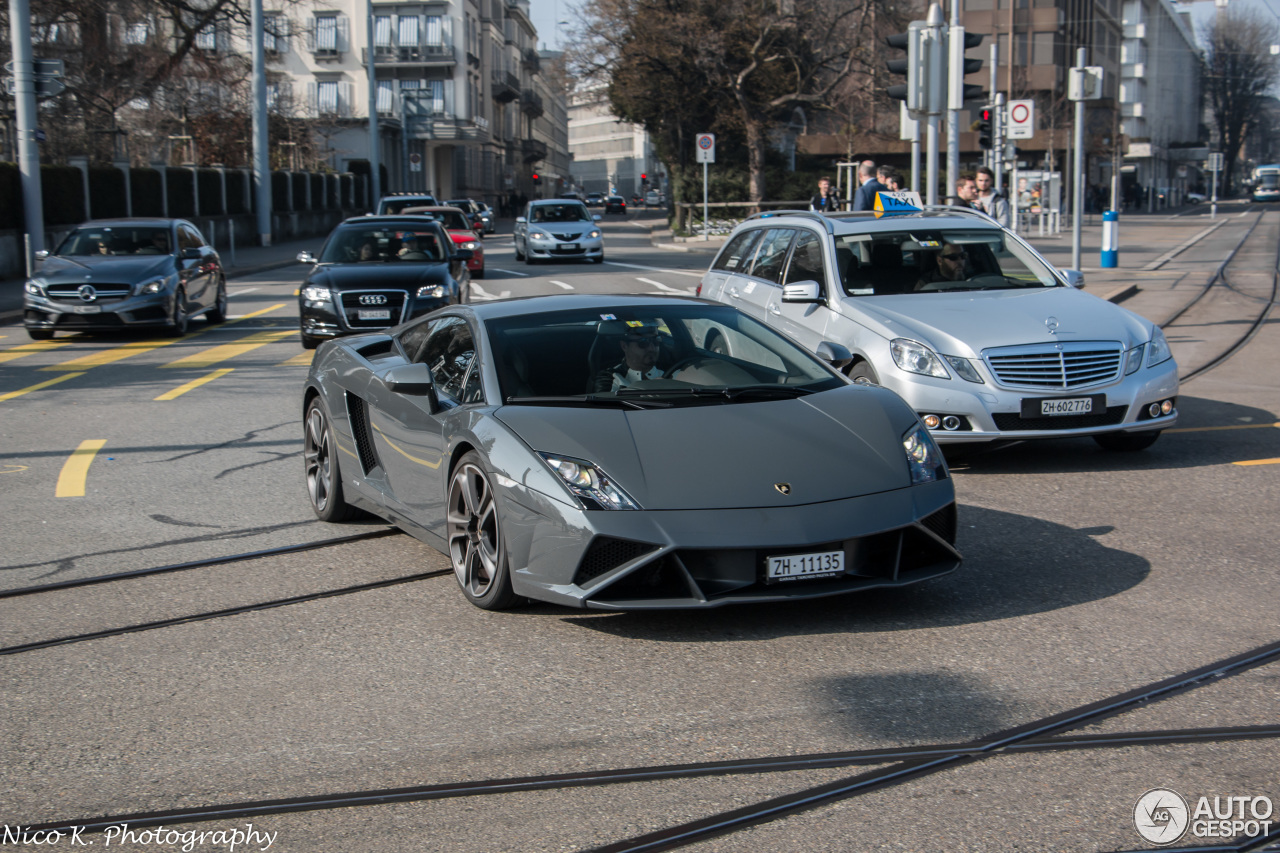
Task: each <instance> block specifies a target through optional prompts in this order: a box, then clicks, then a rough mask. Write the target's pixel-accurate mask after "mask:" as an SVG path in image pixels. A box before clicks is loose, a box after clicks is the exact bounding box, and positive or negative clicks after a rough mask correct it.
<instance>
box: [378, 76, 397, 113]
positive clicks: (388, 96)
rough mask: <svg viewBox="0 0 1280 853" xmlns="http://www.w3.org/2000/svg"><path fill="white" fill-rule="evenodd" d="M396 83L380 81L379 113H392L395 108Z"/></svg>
mask: <svg viewBox="0 0 1280 853" xmlns="http://www.w3.org/2000/svg"><path fill="white" fill-rule="evenodd" d="M394 87H395V81H394V80H379V81H378V112H380V113H390V112H392V111H393V109H394V107H395V98H394V97H393V95H394V93H395V88H394Z"/></svg>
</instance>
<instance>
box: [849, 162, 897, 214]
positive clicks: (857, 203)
mask: <svg viewBox="0 0 1280 853" xmlns="http://www.w3.org/2000/svg"><path fill="white" fill-rule="evenodd" d="M858 180H859V181H861V182H862V186H860V187H858V191H857V192H856V193H854V194H853V209H854V210H874V209H875V206H876V193H879V192H887V191H888V189H889V188H888V187H886V186H885V185H884V184H882V183H880V182H879V181H877V180H876V164H875V163H873V162H871V161H870V160H863V161H862V165H860V166H859V167H858Z"/></svg>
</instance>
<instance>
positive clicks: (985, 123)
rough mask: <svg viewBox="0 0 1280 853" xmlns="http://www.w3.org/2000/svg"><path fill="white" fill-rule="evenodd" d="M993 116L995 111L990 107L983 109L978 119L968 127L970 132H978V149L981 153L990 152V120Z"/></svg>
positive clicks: (991, 144) (991, 143)
mask: <svg viewBox="0 0 1280 853" xmlns="http://www.w3.org/2000/svg"><path fill="white" fill-rule="evenodd" d="M994 115H995V110H994V109H992V108H991V107H983V108H982V112H981V113H980V116H981V117H980V118H979V119H978V120H977V121H975V122H974V123H973V124H972V125H971V126H970V127H969V129H970V130H976V131H977V132H978V147H980V148H981V149H982V150H983V151H990V150H991V148H992V146H993V145H994V143H993V142H992V137H991V119H992V117H993V116H994Z"/></svg>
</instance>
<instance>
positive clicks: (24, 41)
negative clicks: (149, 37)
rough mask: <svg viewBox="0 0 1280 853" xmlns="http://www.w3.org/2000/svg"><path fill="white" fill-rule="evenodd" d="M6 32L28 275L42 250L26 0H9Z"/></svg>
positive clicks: (30, 53) (38, 157)
mask: <svg viewBox="0 0 1280 853" xmlns="http://www.w3.org/2000/svg"><path fill="white" fill-rule="evenodd" d="M9 33H10V36H11V38H12V39H13V41H12V44H13V81H14V87H13V99H14V103H15V106H16V108H17V109H16V116H15V118H16V121H17V147H18V171H19V173H20V174H21V178H22V219H23V223H24V228H25V230H26V243H27V244H26V246H25V247H24V250H25V254H26V264H27V275H28V276H30V275H33V274H34V273H35V253H36V252H41V251H44V202H43V200H42V199H41V196H40V150H39V149H38V148H37V147H36V80H35V64H34V63H33V61H32V47H31V7H30V3H29V2H28V0H9Z"/></svg>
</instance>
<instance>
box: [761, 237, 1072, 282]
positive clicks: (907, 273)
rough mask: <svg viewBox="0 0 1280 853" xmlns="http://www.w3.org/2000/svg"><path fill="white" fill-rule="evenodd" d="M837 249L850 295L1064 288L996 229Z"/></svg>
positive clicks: (860, 240) (851, 243)
mask: <svg viewBox="0 0 1280 853" xmlns="http://www.w3.org/2000/svg"><path fill="white" fill-rule="evenodd" d="M835 249H836V266H837V267H838V269H839V273H840V280H841V284H842V286H843V288H844V292H845V293H846V294H848V295H849V296H884V295H899V294H907V293H939V292H948V291H952V292H953V291H963V290H1009V289H1014V288H1028V287H1032V288H1034V287H1059V286H1062V285H1061V282H1059V280H1058V279H1057V277H1056V276H1054V274H1053V272H1052V271H1050V269H1049V267H1047V266H1046V265H1045V264H1044V263H1043V262H1042V261H1041V260H1040V259H1039V258H1037V257H1036V256H1035V255H1034V254H1033V253H1032V252H1031V251H1030V250H1028V249H1027V247H1026V246H1023V245H1022V244H1021V243H1019V242H1018V241H1017V240H1014V239H1012V238H1011V237H1009V235H1007V234H1005V233H1004V232H1003V231H999V230H997V229H995V228H983V229H970V230H964V229H945V230H943V229H929V228H911V229H903V230H902V231H890V232H884V231H878V232H876V233H874V234H865V233H864V234H845V235H836V237H835ZM758 262H759V261H757V263H758Z"/></svg>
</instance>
